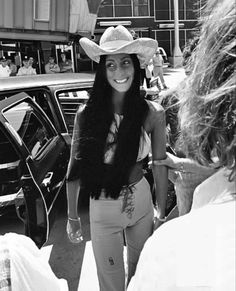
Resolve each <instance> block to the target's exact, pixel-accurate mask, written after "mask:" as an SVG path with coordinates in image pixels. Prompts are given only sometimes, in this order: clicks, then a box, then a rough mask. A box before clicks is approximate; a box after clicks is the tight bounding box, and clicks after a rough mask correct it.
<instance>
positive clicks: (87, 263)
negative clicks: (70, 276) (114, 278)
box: [77, 241, 127, 291]
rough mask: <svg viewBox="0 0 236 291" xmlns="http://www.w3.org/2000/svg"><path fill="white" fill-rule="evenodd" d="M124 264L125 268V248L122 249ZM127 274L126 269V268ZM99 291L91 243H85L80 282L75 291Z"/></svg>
mask: <svg viewBox="0 0 236 291" xmlns="http://www.w3.org/2000/svg"><path fill="white" fill-rule="evenodd" d="M124 262H125V266H127V263H126V262H127V254H126V247H125V248H124ZM126 273H127V268H126ZM88 290H93V291H99V284H98V278H97V268H96V263H95V259H94V255H93V248H92V242H91V241H88V242H86V246H85V251H84V258H83V263H82V268H81V274H80V281H79V286H78V289H77V291H88Z"/></svg>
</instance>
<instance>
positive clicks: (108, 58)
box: [67, 25, 168, 291]
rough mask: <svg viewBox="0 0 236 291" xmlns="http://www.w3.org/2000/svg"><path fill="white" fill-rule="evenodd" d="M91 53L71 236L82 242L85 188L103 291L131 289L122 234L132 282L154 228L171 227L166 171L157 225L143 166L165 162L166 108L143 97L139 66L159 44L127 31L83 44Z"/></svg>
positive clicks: (159, 177)
mask: <svg viewBox="0 0 236 291" xmlns="http://www.w3.org/2000/svg"><path fill="white" fill-rule="evenodd" d="M80 45H81V46H82V48H83V49H84V51H85V52H86V54H87V55H88V56H89V57H90V58H91V59H92V60H93V61H96V62H98V63H99V64H98V68H97V72H96V76H95V81H94V85H93V89H92V91H91V94H90V97H89V100H88V102H87V103H86V105H85V106H84V107H80V110H79V111H78V112H77V114H76V118H75V125H74V130H73V139H72V148H71V157H70V162H69V166H68V174H67V199H68V222H67V233H68V236H69V238H70V239H71V240H72V241H75V242H76V241H78V242H79V241H81V237H80V235H81V225H80V219H79V216H78V210H77V201H78V195H79V191H80V187H81V188H82V187H83V190H84V191H85V192H86V193H87V195H89V196H90V227H91V239H92V245H93V251H94V256H95V260H96V264H97V273H98V279H99V285H100V290H104V291H105V290H113V291H123V290H125V268H124V260H123V246H124V237H123V235H124V233H125V239H126V245H127V250H128V279H127V281H129V280H130V278H131V277H132V275H133V274H134V272H135V268H136V263H137V261H138V258H139V254H140V251H141V249H142V247H143V244H144V242H145V241H146V239H147V238H148V237H149V236H150V235H151V234H152V231H153V227H158V226H160V224H161V223H163V221H165V219H166V218H165V208H166V197H167V182H168V181H167V176H168V173H167V169H166V167H159V166H157V167H155V168H154V169H153V176H154V179H155V186H156V192H155V194H156V195H155V197H156V201H157V216H158V218H157V220H156V224H155V226H154V225H153V219H154V207H153V203H152V195H151V191H150V186H149V183H148V182H147V180H146V179H145V178H144V176H143V162H144V160H145V158H146V157H147V156H148V154H149V152H150V150H151V148H152V157H153V159H161V158H164V157H165V156H166V140H165V115H164V110H163V108H162V107H161V106H160V105H159V104H157V103H155V102H151V101H147V100H145V99H144V97H143V95H142V94H140V66H141V63H143V62H145V63H148V62H149V60H150V58H151V57H152V56H153V53H154V52H155V50H156V47H157V42H156V41H154V40H153V39H151V38H138V39H136V40H133V38H132V35H131V34H130V32H129V31H128V30H127V29H126V28H125V27H124V26H121V25H118V26H117V27H115V28H114V27H109V28H107V29H106V30H105V32H104V33H103V35H102V37H101V39H100V44H99V45H97V44H96V43H94V42H93V41H91V40H89V39H87V38H81V39H80Z"/></svg>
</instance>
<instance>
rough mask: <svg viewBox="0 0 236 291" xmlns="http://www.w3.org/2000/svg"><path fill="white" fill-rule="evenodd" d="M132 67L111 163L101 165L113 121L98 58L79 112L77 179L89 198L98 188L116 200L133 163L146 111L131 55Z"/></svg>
mask: <svg viewBox="0 0 236 291" xmlns="http://www.w3.org/2000/svg"><path fill="white" fill-rule="evenodd" d="M131 58H132V61H133V64H134V80H133V83H132V85H131V87H130V89H129V90H128V91H127V93H126V96H125V100H124V108H123V116H124V117H123V120H122V122H121V124H120V127H119V130H118V136H117V147H116V151H115V155H114V162H113V164H112V165H111V166H110V167H109V170H108V171H107V170H106V169H107V167H108V166H105V165H104V150H105V144H106V138H107V135H108V132H109V129H110V126H111V123H112V120H113V118H114V116H113V110H112V98H111V95H112V87H111V86H110V84H109V83H108V81H107V77H106V68H105V61H106V56H101V59H100V62H99V64H98V68H97V72H96V76H95V81H94V85H93V89H92V91H91V93H90V97H89V100H88V102H87V104H86V106H85V108H84V110H83V112H82V113H81V118H80V142H79V143H78V151H77V152H78V154H79V160H80V161H81V162H82V163H81V165H80V180H81V183H82V185H83V187H84V188H85V190H86V192H89V194H90V195H91V197H94V198H96V199H98V198H99V196H100V193H101V189H102V188H104V189H105V193H106V196H110V197H112V198H114V199H116V198H118V196H119V193H120V191H121V188H122V186H123V185H126V184H127V183H128V178H129V174H130V171H131V168H132V166H133V165H134V164H135V163H136V160H137V155H138V150H139V141H140V135H141V127H142V125H143V122H144V120H145V117H146V115H147V112H148V105H147V103H146V101H145V100H144V96H142V95H141V94H140V88H139V84H140V65H139V60H138V58H137V56H136V55H131Z"/></svg>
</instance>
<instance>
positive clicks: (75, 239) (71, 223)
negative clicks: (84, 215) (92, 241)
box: [66, 217, 83, 244]
mask: <svg viewBox="0 0 236 291" xmlns="http://www.w3.org/2000/svg"><path fill="white" fill-rule="evenodd" d="M66 232H67V236H68V238H69V240H70V241H71V242H72V243H75V244H78V243H80V242H82V241H83V236H82V228H81V222H80V217H78V218H69V217H68V220H67V225H66Z"/></svg>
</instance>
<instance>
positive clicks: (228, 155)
mask: <svg viewBox="0 0 236 291" xmlns="http://www.w3.org/2000/svg"><path fill="white" fill-rule="evenodd" d="M235 37H236V22H235V1H234V0H209V1H208V2H207V4H206V6H205V8H204V10H203V19H202V21H201V32H200V39H199V43H198V45H197V47H196V50H195V51H194V52H193V54H192V56H191V61H192V63H193V71H192V73H191V74H190V76H189V77H188V79H187V81H186V84H185V88H184V90H183V91H181V92H179V94H180V99H181V103H180V110H179V119H180V128H181V134H180V141H182V143H181V146H183V147H184V150H185V151H186V153H187V155H188V156H190V157H192V158H194V159H197V160H198V161H199V162H200V163H205V164H206V163H209V162H211V154H212V152H213V151H214V152H215V153H216V155H217V156H218V158H219V161H220V164H221V166H227V167H228V168H230V169H231V170H232V172H231V173H234V174H235V173H236V165H235V160H236V154H235V153H236V38H235Z"/></svg>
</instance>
